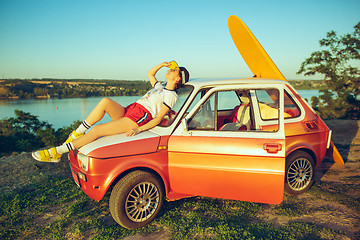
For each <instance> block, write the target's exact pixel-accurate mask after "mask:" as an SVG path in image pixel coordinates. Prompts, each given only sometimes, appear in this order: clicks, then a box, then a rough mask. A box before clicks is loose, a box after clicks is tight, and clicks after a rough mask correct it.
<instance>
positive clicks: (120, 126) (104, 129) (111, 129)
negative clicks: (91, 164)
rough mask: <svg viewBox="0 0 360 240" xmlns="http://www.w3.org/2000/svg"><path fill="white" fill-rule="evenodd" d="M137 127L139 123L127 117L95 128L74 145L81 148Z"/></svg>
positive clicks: (74, 142)
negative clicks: (102, 138) (100, 138)
mask: <svg viewBox="0 0 360 240" xmlns="http://www.w3.org/2000/svg"><path fill="white" fill-rule="evenodd" d="M136 127H138V125H137V123H135V122H134V121H132V120H131V119H129V118H127V117H123V118H120V119H117V120H113V121H111V122H108V123H104V124H100V125H96V126H94V127H93V128H92V129H91V130H90V131H89V132H88V133H86V134H85V135H83V136H81V137H79V138H78V139H75V140H74V141H73V142H72V144H73V146H74V148H80V147H82V146H84V145H86V144H88V143H90V142H92V141H95V140H96V139H98V138H99V137H103V136H110V135H114V134H120V133H125V132H127V131H129V130H131V129H134V128H136Z"/></svg>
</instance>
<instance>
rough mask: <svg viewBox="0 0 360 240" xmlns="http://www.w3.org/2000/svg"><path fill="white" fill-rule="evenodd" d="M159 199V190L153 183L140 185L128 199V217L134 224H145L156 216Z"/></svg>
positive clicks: (132, 191) (131, 192)
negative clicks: (144, 222)
mask: <svg viewBox="0 0 360 240" xmlns="http://www.w3.org/2000/svg"><path fill="white" fill-rule="evenodd" d="M159 199H160V195H159V190H158V188H157V187H156V186H155V185H154V184H153V183H150V182H142V183H139V184H138V185H136V186H135V187H134V188H133V189H131V191H130V193H129V195H128V196H127V198H126V202H125V210H126V215H127V216H128V217H129V218H130V219H131V220H132V221H134V222H143V221H145V220H146V219H148V218H149V217H151V216H152V215H153V214H154V212H155V210H156V209H157V208H158V206H159Z"/></svg>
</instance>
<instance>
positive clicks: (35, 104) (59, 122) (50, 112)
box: [0, 90, 319, 129]
mask: <svg viewBox="0 0 360 240" xmlns="http://www.w3.org/2000/svg"><path fill="white" fill-rule="evenodd" d="M298 92H299V94H300V95H301V96H302V97H303V98H307V99H308V100H310V99H311V97H312V96H318V95H319V91H318V90H299V91H298ZM102 98H103V97H91V98H65V99H57V98H50V99H11V100H0V119H3V118H8V117H14V116H15V114H14V111H15V110H16V109H18V110H22V111H24V112H29V113H31V114H32V115H35V116H38V118H39V120H40V121H46V122H48V123H50V124H52V126H53V128H55V129H58V128H61V127H64V126H69V125H70V124H72V123H73V122H74V121H75V120H81V121H82V120H84V119H85V118H86V117H87V115H88V114H89V113H90V112H91V110H92V109H93V108H94V107H95V106H96V104H97V103H98V102H99V101H100V100H101V99H102ZM111 99H113V100H115V101H117V102H118V103H120V104H122V105H123V106H127V105H129V104H130V103H132V102H135V101H136V100H137V99H139V96H118V97H111ZM108 121H110V117H109V116H107V115H106V117H105V118H104V119H103V120H102V121H101V122H100V123H104V122H108Z"/></svg>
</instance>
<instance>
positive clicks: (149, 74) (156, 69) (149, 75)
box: [148, 62, 171, 87]
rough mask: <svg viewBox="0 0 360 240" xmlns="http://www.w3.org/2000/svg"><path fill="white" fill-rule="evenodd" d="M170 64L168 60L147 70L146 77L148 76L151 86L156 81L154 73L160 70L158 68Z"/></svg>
mask: <svg viewBox="0 0 360 240" xmlns="http://www.w3.org/2000/svg"><path fill="white" fill-rule="evenodd" d="M170 65H171V64H170V62H163V63H160V64H159V65H157V66H155V67H153V68H152V69H150V70H149V71H148V77H149V80H150V84H151V86H153V87H154V85H155V83H156V82H157V79H156V77H155V75H156V73H157V72H158V71H159V70H160V68H162V67H170Z"/></svg>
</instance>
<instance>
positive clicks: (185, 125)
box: [181, 118, 189, 131]
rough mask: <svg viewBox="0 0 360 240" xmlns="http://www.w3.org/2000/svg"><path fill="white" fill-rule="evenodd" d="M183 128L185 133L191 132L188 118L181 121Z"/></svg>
mask: <svg viewBox="0 0 360 240" xmlns="http://www.w3.org/2000/svg"><path fill="white" fill-rule="evenodd" d="M181 127H182V128H183V129H184V131H189V128H188V124H187V119H186V118H183V119H181Z"/></svg>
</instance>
